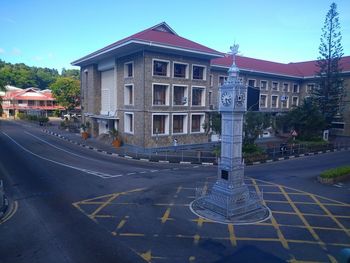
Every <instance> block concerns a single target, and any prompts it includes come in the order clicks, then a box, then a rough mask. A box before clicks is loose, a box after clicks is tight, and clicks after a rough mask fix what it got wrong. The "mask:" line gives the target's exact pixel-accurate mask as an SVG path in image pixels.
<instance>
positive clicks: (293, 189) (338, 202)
mask: <svg viewBox="0 0 350 263" xmlns="http://www.w3.org/2000/svg"><path fill="white" fill-rule="evenodd" d="M250 179H252V178H250ZM254 180H256V181H259V182H263V183H269V184H271V185H273V186H278V187H281V186H282V187H283V188H284V189H289V190H292V191H296V192H298V193H304V194H306V195H310V194H311V193H308V192H305V191H301V190H299V189H295V188H292V187H289V186H284V185H281V184H274V183H271V182H267V181H264V180H260V179H254ZM259 185H260V184H259ZM288 194H290V193H288ZM312 195H314V196H316V197H319V198H322V199H324V200H328V201H331V202H334V203H337V204H342V205H344V206H349V207H350V204H347V203H343V202H341V201H338V200H334V199H331V198H327V197H324V196H320V195H316V194H312ZM328 205H336V204H328Z"/></svg>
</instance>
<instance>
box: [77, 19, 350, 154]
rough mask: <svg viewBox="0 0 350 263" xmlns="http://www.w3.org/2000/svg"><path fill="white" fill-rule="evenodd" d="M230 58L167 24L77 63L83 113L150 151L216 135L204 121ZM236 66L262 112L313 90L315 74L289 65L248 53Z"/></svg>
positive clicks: (97, 129) (97, 128)
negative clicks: (257, 93) (256, 94)
mask: <svg viewBox="0 0 350 263" xmlns="http://www.w3.org/2000/svg"><path fill="white" fill-rule="evenodd" d="M257 61H258V62H259V61H260V64H261V65H260V64H259V63H254V62H257ZM230 63H232V57H230V56H227V55H225V54H223V53H220V52H218V51H215V50H213V49H210V48H208V47H205V46H202V45H200V44H198V43H195V42H192V41H190V40H187V39H184V38H182V37H180V36H178V35H177V34H176V32H175V31H174V30H172V29H171V28H170V27H169V26H168V25H167V24H166V23H161V24H159V25H156V26H154V27H152V28H149V29H147V30H144V31H142V32H139V33H137V34H135V35H132V36H130V37H128V38H125V39H122V40H120V41H118V42H116V43H113V44H112V45H109V46H107V47H105V48H103V49H101V50H98V51H96V52H94V53H92V54H89V55H87V56H85V57H83V58H81V59H79V60H77V61H74V62H73V63H72V64H73V65H76V66H80V68H81V101H82V111H83V118H84V121H89V122H90V123H91V124H92V130H93V136H99V135H101V134H105V133H108V131H109V130H111V129H113V128H115V129H117V130H118V131H119V134H120V135H121V137H122V140H123V142H124V143H126V144H131V145H135V146H139V147H143V148H150V147H162V146H170V145H173V144H174V142H175V140H176V142H177V144H178V145H181V144H196V143H205V142H208V141H209V140H210V137H209V135H208V134H207V133H206V131H205V130H204V127H203V124H204V123H206V122H208V121H209V113H210V112H212V111H216V110H217V105H218V88H219V87H220V85H221V84H222V83H223V81H224V80H225V78H226V77H227V70H228V68H229V66H230ZM237 64H238V67H239V68H240V69H241V77H242V81H243V82H244V83H246V84H247V85H249V86H252V87H257V88H259V89H260V102H259V104H260V110H261V111H268V112H283V111H288V110H290V109H291V108H292V106H293V105H296V106H297V105H299V103H301V101H302V99H303V98H304V97H305V96H308V88H312V87H311V86H308V85H309V83H311V84H312V79H310V80H308V79H305V76H303V75H302V74H301V73H300V72H299V71H300V70H299V69H290V68H291V66H289V67H288V65H289V64H281V63H274V62H267V61H264V62H263V63H261V60H256V59H249V58H245V57H238V58H237ZM250 65H251V66H250ZM281 65H282V66H281ZM286 65H287V66H286ZM264 66H265V67H264ZM259 67H261V70H260V68H259ZM266 69H268V70H266ZM311 84H310V85H311ZM349 122H350V120H349V121H348V122H347V123H349ZM344 130H345V128H344ZM349 135H350V134H349Z"/></svg>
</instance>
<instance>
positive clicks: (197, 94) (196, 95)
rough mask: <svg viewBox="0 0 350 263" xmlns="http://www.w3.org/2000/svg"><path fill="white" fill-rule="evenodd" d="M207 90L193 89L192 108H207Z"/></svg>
mask: <svg viewBox="0 0 350 263" xmlns="http://www.w3.org/2000/svg"><path fill="white" fill-rule="evenodd" d="M204 95H205V89H204V88H199V87H192V106H205V97H204Z"/></svg>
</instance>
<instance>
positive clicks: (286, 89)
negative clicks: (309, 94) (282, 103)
mask: <svg viewBox="0 0 350 263" xmlns="http://www.w3.org/2000/svg"><path fill="white" fill-rule="evenodd" d="M283 92H289V84H288V83H283Z"/></svg>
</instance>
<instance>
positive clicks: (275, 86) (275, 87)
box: [272, 81, 278, 91]
mask: <svg viewBox="0 0 350 263" xmlns="http://www.w3.org/2000/svg"><path fill="white" fill-rule="evenodd" d="M272 90H274V91H278V82H276V81H273V82H272Z"/></svg>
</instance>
